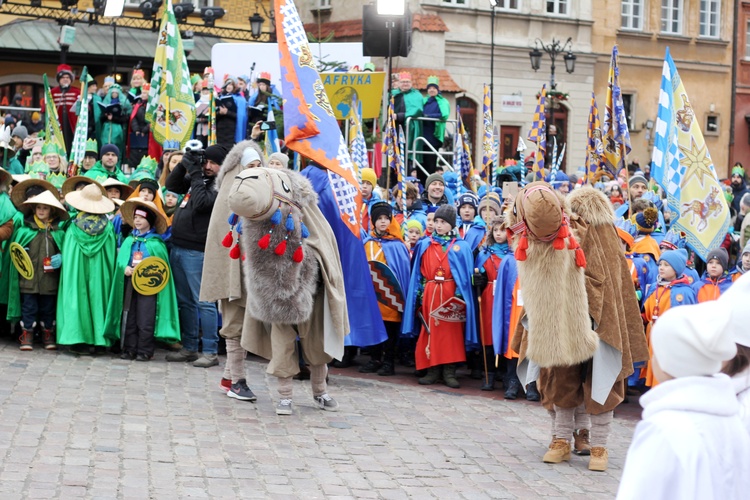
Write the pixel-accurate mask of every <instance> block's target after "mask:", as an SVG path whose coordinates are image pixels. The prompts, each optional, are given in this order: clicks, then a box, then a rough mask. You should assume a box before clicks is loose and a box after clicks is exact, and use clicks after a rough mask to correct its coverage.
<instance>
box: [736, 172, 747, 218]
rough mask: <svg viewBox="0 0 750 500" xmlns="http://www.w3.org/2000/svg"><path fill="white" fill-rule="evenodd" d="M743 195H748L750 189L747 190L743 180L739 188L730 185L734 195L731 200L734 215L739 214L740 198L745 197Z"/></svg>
mask: <svg viewBox="0 0 750 500" xmlns="http://www.w3.org/2000/svg"><path fill="white" fill-rule="evenodd" d="M745 193H750V189H748V188H747V184H746V183H745V179H742V184H740V185H739V186H735V185H734V184H732V194H733V195H734V199H732V208H733V209H734V213H736V214H738V213H740V201H742V197H743V196H745Z"/></svg>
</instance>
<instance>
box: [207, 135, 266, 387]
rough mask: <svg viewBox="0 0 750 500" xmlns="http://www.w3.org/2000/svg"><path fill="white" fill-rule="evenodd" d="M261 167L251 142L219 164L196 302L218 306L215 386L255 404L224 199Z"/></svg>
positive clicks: (240, 276) (242, 289) (240, 277)
mask: <svg viewBox="0 0 750 500" xmlns="http://www.w3.org/2000/svg"><path fill="white" fill-rule="evenodd" d="M263 166H265V165H264V164H263V154H262V150H261V148H260V145H259V144H258V143H257V142H255V141H254V140H249V141H242V142H240V143H238V144H237V145H236V146H235V147H233V148H232V150H231V151H230V152H229V154H227V156H226V158H225V159H224V162H223V163H222V164H221V169H220V170H219V173H218V174H217V176H216V188H217V194H216V202H215V203H214V209H213V211H212V212H211V219H210V220H209V223H208V235H207V237H206V258H205V259H204V260H203V270H202V272H203V277H202V279H201V291H200V299H201V300H203V301H206V302H218V303H219V311H220V312H221V318H222V325H221V329H220V330H219V334H220V335H221V336H222V337H223V338H224V340H225V342H226V345H227V362H226V364H225V365H224V374H223V375H222V378H221V381H220V382H219V387H220V388H221V389H222V390H223V391H224V392H225V393H226V394H227V396H229V397H231V398H233V399H237V400H239V401H255V395H254V394H253V392H252V390H251V389H250V388H249V387H248V385H247V373H246V371H245V367H244V359H245V351H244V349H242V346H241V345H240V339H241V337H242V325H243V323H244V318H245V314H246V307H245V306H246V304H247V289H246V283H245V272H244V268H243V267H242V260H241V259H232V258H231V257H230V256H229V254H230V250H229V249H228V248H226V247H225V242H224V240H225V239H227V237H228V236H230V235H231V240H232V242H235V241H238V238H239V235H238V233H237V229H236V228H235V227H231V226H230V225H229V224H227V220H228V219H229V217H230V215H232V211H231V210H230V209H229V202H228V198H229V194H230V192H231V187H232V183H233V182H234V178H235V177H236V176H237V174H239V173H240V172H242V171H243V170H245V169H247V168H257V167H263ZM227 229H229V233H227ZM231 244H232V243H231V242H230V246H231Z"/></svg>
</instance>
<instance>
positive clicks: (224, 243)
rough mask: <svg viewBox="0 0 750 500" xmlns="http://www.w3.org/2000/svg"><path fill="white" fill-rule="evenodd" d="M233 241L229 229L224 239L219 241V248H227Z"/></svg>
mask: <svg viewBox="0 0 750 500" xmlns="http://www.w3.org/2000/svg"><path fill="white" fill-rule="evenodd" d="M233 241H234V236H232V230H231V229H230V230H229V232H228V233H227V235H226V236H224V239H223V240H221V246H223V247H224V248H229V247H231V246H232V242H233Z"/></svg>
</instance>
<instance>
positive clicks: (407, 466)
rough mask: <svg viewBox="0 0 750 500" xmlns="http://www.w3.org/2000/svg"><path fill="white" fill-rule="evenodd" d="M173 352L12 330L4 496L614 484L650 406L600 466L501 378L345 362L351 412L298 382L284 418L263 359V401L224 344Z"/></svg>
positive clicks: (499, 491)
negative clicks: (387, 371) (211, 359)
mask: <svg viewBox="0 0 750 500" xmlns="http://www.w3.org/2000/svg"><path fill="white" fill-rule="evenodd" d="M164 355H165V352H164V351H157V355H156V358H155V359H154V360H153V361H152V362H150V363H138V362H130V361H121V360H119V359H116V358H112V357H110V355H100V356H96V357H75V356H72V355H69V354H64V353H54V352H45V351H43V350H42V349H40V348H37V349H35V351H34V352H32V353H21V352H19V351H18V348H17V346H16V344H13V343H11V342H10V341H7V340H3V341H2V344H0V369H1V370H2V373H3V384H2V386H0V498H3V499H5V500H10V499H15V498H66V499H67V498H79V497H80V498H138V499H144V498H154V499H166V498H186V497H195V498H290V499H291V498H304V499H313V498H383V499H400V498H440V499H448V498H466V499H481V498H539V497H549V498H573V497H577V498H612V497H613V496H614V493H615V492H616V490H617V484H618V480H619V476H620V474H621V472H622V465H623V462H624V458H625V453H626V451H627V446H628V443H629V441H630V438H631V435H632V432H633V427H634V425H635V418H634V416H637V415H638V409H639V407H638V406H637V404H636V403H630V404H628V405H624V406H623V410H622V411H621V412H619V413H618V418H616V419H615V422H614V424H613V427H612V436H611V437H610V446H609V449H610V468H609V470H608V471H607V472H605V473H594V472H589V471H588V469H587V464H588V458H587V457H577V456H575V455H574V456H573V458H572V460H571V462H570V463H569V464H566V463H563V464H560V465H546V464H543V463H542V462H541V457H542V455H543V454H544V451H545V450H546V447H547V444H548V443H549V439H550V438H549V431H548V428H549V424H548V417H547V414H546V411H544V410H543V409H542V408H541V406H539V404H538V403H535V404H531V403H527V402H526V401H515V402H506V401H503V400H502V391H495V392H492V393H481V392H480V391H479V390H478V389H476V390H475V389H462V390H461V391H459V392H453V391H451V390H449V389H446V388H445V386H442V385H435V386H429V387H422V386H419V385H417V383H416V379H415V378H414V377H411V376H410V375H407V373H408V372H410V371H411V369H407V368H403V367H399V370H400V372H402V374H403V376H400V377H390V378H385V377H378V376H374V375H373V376H367V378H364V376H362V375H360V374H359V373H358V372H357V370H356V368H350V369H347V370H332V372H331V376H330V384H329V393H330V394H331V395H332V396H333V397H334V398H335V399H336V400H337V401H338V402H339V405H340V411H339V412H338V413H329V412H323V411H321V410H319V409H318V408H317V407H316V406H315V405H314V404H313V400H312V394H311V392H310V386H309V382H296V381H295V399H294V405H295V414H294V415H293V416H287V417H280V416H277V415H276V414H275V411H274V407H275V402H276V391H275V381H274V380H273V379H272V378H269V377H268V376H266V374H265V363H263V362H261V361H259V360H258V359H257V358H250V359H249V360H248V361H247V362H246V366H247V368H248V372H249V375H250V377H249V380H248V383H249V385H250V387H251V388H252V389H253V391H254V392H255V393H256V394H257V395H258V402H257V404H253V403H247V402H240V401H237V400H234V399H231V398H228V397H227V396H225V395H224V394H223V393H222V392H221V391H220V390H219V388H218V382H219V379H220V378H221V374H222V366H223V362H224V358H223V357H221V361H222V363H221V365H222V366H219V367H214V368H211V369H207V370H206V369H200V368H194V367H192V366H190V365H187V364H181V363H166V362H165V361H164ZM461 380H462V382H466V383H465V385H467V386H468V385H472V384H471V383H472V382H473V383H474V384H473V385H474V386H477V387H478V385H479V384H478V383H476V381H470V380H469V379H468V378H467V377H463V378H462V379H461ZM622 415H624V416H625V417H624V418H623V417H622Z"/></svg>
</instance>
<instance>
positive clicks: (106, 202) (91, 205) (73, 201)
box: [65, 184, 115, 214]
mask: <svg viewBox="0 0 750 500" xmlns="http://www.w3.org/2000/svg"><path fill="white" fill-rule="evenodd" d="M101 188H102V186H101V185H96V184H89V185H88V186H86V187H85V188H83V189H81V190H80V191H73V192H71V193H68V194H67V195H65V201H66V202H67V203H68V205H70V206H71V207H73V208H75V209H76V210H79V211H81V212H85V213H87V214H108V213H110V212H112V211H114V209H115V204H114V203H113V202H112V200H110V199H109V198H107V196H106V195H105V194H102V191H101Z"/></svg>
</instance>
